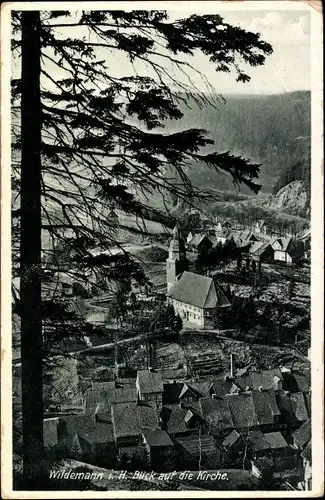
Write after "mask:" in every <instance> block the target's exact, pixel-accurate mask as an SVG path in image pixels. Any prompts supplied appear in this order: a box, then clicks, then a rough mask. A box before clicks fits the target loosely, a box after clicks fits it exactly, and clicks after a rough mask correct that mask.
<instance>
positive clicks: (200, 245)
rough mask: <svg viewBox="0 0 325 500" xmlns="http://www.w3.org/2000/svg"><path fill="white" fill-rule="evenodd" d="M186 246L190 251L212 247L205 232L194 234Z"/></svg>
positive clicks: (197, 251)
mask: <svg viewBox="0 0 325 500" xmlns="http://www.w3.org/2000/svg"><path fill="white" fill-rule="evenodd" d="M186 246H187V249H188V250H190V251H191V252H196V253H200V252H202V251H204V250H209V249H210V248H212V241H211V240H210V238H209V237H208V236H207V235H206V234H195V235H194V236H193V238H192V239H191V240H190V241H189V242H187V245H186Z"/></svg>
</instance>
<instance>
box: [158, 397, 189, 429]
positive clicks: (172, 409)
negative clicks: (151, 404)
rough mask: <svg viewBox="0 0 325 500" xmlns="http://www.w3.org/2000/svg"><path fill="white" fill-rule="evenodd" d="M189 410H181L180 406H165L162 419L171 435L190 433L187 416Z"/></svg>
mask: <svg viewBox="0 0 325 500" xmlns="http://www.w3.org/2000/svg"><path fill="white" fill-rule="evenodd" d="M187 412H188V408H180V407H179V405H178V404H170V405H164V406H163V408H162V414H161V415H162V419H163V421H164V424H165V426H166V430H167V432H168V433H169V434H178V433H184V432H188V430H189V429H188V427H187V425H186V422H185V416H186V414H187Z"/></svg>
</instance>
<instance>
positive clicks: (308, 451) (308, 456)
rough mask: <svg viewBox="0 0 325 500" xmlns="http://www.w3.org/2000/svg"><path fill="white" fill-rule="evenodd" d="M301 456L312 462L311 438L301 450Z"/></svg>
mask: <svg viewBox="0 0 325 500" xmlns="http://www.w3.org/2000/svg"><path fill="white" fill-rule="evenodd" d="M301 456H302V458H304V459H305V460H307V461H308V462H309V463H310V464H311V463H312V453H311V439H310V440H309V441H308V444H307V446H306V448H305V449H304V450H303V451H302V452H301Z"/></svg>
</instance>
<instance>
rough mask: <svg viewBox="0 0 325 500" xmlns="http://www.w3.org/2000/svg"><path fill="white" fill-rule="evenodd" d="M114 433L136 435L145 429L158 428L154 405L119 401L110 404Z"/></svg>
mask: <svg viewBox="0 0 325 500" xmlns="http://www.w3.org/2000/svg"><path fill="white" fill-rule="evenodd" d="M111 411H112V421H113V429H114V435H115V437H116V438H118V437H126V436H138V435H140V434H142V433H143V432H144V431H146V430H155V429H158V427H159V426H158V417H157V412H156V408H155V406H154V405H150V404H149V403H148V404H141V405H137V404H136V403H121V404H116V405H113V406H112V409H111Z"/></svg>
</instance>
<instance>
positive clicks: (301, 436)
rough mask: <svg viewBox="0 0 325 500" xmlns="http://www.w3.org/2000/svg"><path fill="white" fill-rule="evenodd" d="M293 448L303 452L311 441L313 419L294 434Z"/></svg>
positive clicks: (307, 421)
mask: <svg viewBox="0 0 325 500" xmlns="http://www.w3.org/2000/svg"><path fill="white" fill-rule="evenodd" d="M292 439H293V446H294V448H295V449H297V450H300V451H302V450H303V449H304V448H305V446H306V444H307V443H308V441H310V439H311V419H310V418H309V419H308V420H306V421H305V422H304V423H303V424H302V425H301V426H300V427H299V428H298V429H296V430H295V431H294V432H293V433H292Z"/></svg>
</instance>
